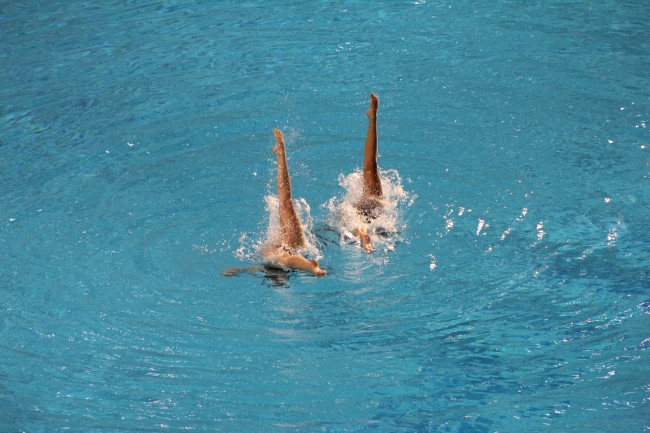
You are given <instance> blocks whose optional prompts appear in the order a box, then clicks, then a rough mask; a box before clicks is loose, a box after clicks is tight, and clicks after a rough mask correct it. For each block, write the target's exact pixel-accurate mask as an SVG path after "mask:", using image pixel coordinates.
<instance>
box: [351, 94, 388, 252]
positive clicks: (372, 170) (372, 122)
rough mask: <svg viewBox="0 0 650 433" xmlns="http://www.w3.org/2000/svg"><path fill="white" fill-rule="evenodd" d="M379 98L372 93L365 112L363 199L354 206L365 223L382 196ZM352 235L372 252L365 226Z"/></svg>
mask: <svg viewBox="0 0 650 433" xmlns="http://www.w3.org/2000/svg"><path fill="white" fill-rule="evenodd" d="M378 109H379V98H377V96H375V94H374V93H371V94H370V108H368V110H367V111H366V115H367V116H368V133H367V134H366V142H365V145H364V148H363V197H362V198H361V200H359V202H358V203H357V204H356V207H357V211H358V212H359V214H360V215H361V216H362V217H364V219H366V220H367V221H370V220H372V219H374V218H375V217H376V215H377V213H378V211H379V210H380V209H381V206H382V204H381V200H382V199H383V198H384V194H383V192H382V189H381V178H380V177H379V169H378V168H377V110H378ZM354 234H356V235H357V236H359V240H360V241H361V246H362V247H363V249H364V250H365V251H367V252H371V251H374V247H373V246H372V241H371V240H370V235H369V234H368V227H367V226H360V227H356V228H355V229H354Z"/></svg>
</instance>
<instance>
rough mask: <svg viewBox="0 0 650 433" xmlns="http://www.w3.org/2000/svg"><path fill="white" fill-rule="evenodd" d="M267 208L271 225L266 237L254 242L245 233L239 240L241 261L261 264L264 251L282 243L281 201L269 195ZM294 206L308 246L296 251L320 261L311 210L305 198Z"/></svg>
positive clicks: (238, 251)
mask: <svg viewBox="0 0 650 433" xmlns="http://www.w3.org/2000/svg"><path fill="white" fill-rule="evenodd" d="M264 201H265V203H266V205H265V208H266V211H267V212H268V213H269V224H268V226H267V228H266V236H265V237H264V238H262V239H258V240H254V239H252V238H251V236H250V235H249V234H248V233H243V234H242V235H241V236H240V238H239V248H237V251H236V252H235V256H236V257H237V258H238V259H239V260H243V261H254V262H259V261H263V260H264V254H263V253H264V250H266V249H268V248H272V247H276V246H278V245H279V244H280V243H281V242H280V201H279V200H278V198H277V197H276V196H273V195H267V196H265V197H264ZM293 206H294V208H295V209H296V212H297V213H298V217H299V218H300V221H302V228H303V233H304V234H305V240H306V241H307V244H306V245H305V246H304V247H303V248H301V249H300V250H298V251H296V253H298V254H302V255H304V256H306V257H309V258H314V259H317V260H320V259H321V258H322V256H321V254H320V251H319V250H318V248H317V247H316V238H315V237H314V235H313V230H312V229H313V225H314V224H313V219H312V217H311V208H310V207H309V204H308V203H307V201H306V200H305V199H303V198H299V199H295V200H294V201H293Z"/></svg>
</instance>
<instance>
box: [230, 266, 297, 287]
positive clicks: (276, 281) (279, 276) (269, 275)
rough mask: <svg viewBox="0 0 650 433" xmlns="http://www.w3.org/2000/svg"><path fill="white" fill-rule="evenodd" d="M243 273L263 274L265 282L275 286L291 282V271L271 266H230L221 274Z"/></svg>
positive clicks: (231, 275)
mask: <svg viewBox="0 0 650 433" xmlns="http://www.w3.org/2000/svg"><path fill="white" fill-rule="evenodd" d="M242 273H246V274H253V275H257V274H262V275H263V276H264V279H265V280H266V281H265V282H266V283H268V284H269V285H270V286H273V287H278V286H284V285H285V284H287V283H288V282H289V271H285V270H284V269H280V268H274V267H271V266H248V267H245V268H238V267H233V266H230V267H228V268H226V270H225V271H223V272H222V273H221V275H223V276H224V277H236V276H238V275H240V274H242Z"/></svg>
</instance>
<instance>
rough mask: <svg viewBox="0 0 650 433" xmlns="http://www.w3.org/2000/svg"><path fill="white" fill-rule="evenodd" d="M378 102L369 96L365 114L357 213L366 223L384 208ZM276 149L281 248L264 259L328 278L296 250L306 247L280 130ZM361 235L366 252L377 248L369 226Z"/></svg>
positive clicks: (276, 133)
mask: <svg viewBox="0 0 650 433" xmlns="http://www.w3.org/2000/svg"><path fill="white" fill-rule="evenodd" d="M378 108H379V99H378V98H377V96H375V95H374V94H373V93H371V94H370V107H369V108H368V110H367V111H366V115H367V116H368V133H367V134H366V142H365V144H364V151H363V197H362V198H361V200H360V201H359V202H358V203H357V204H356V207H357V210H358V212H359V213H360V214H361V215H362V216H363V217H364V218H366V219H367V220H371V219H372V218H373V217H374V216H375V215H376V214H377V212H378V210H379V209H380V208H381V206H382V204H381V200H382V199H383V197H384V196H383V192H382V189H381V178H380V177H379V169H378V168H377V110H378ZM273 135H274V136H275V146H273V153H275V156H276V157H277V159H278V201H279V207H280V209H279V213H280V233H279V245H277V246H273V247H270V248H267V249H266V250H265V251H264V256H265V258H266V259H268V260H275V261H277V262H279V263H281V264H282V265H284V266H286V267H287V268H290V269H300V270H304V271H308V272H311V273H313V274H314V275H325V271H324V270H322V269H321V268H320V267H319V265H318V262H317V261H316V260H315V259H314V260H307V259H306V258H305V257H303V256H302V255H300V254H298V253H297V251H298V250H300V249H301V248H303V247H304V246H305V244H306V240H305V235H304V232H303V227H302V224H301V222H300V219H299V218H298V214H297V213H296V210H295V208H294V206H293V198H292V196H291V180H290V178H289V169H288V167H287V157H286V149H285V146H284V135H283V134H282V132H281V131H280V130H278V129H274V130H273ZM354 233H355V234H356V235H357V236H359V239H360V241H361V245H362V246H363V249H364V250H365V251H368V252H370V251H373V250H374V247H373V246H372V242H371V240H370V235H369V234H368V228H367V226H360V227H356V228H355V229H354Z"/></svg>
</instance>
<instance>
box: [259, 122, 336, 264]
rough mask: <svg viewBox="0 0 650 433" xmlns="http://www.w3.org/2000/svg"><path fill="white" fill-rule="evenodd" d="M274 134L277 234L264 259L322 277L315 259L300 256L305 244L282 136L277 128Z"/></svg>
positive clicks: (267, 248)
mask: <svg viewBox="0 0 650 433" xmlns="http://www.w3.org/2000/svg"><path fill="white" fill-rule="evenodd" d="M273 135H274V136H275V146H273V153H275V156H277V158H278V202H279V211H280V212H279V214H280V227H279V229H280V233H279V234H278V239H277V241H276V242H275V244H274V245H270V246H267V247H265V248H264V250H263V256H264V260H266V261H268V262H270V263H279V264H281V265H283V266H285V267H287V268H289V269H299V270H304V271H308V272H311V273H312V274H314V275H325V273H326V272H325V271H324V270H322V269H321V268H320V267H319V266H318V261H316V259H312V260H307V259H306V258H305V257H304V256H302V255H301V254H300V253H299V250H300V249H301V248H303V247H304V246H305V245H306V243H307V241H306V240H305V234H304V233H303V228H302V224H301V222H300V219H299V218H298V214H297V213H296V210H295V209H294V207H293V200H292V198H291V180H290V179H289V170H288V168H287V157H286V151H285V147H284V135H283V134H282V132H281V131H280V130H278V129H274V130H273Z"/></svg>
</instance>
